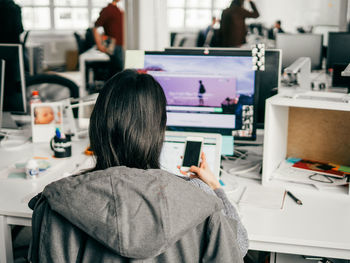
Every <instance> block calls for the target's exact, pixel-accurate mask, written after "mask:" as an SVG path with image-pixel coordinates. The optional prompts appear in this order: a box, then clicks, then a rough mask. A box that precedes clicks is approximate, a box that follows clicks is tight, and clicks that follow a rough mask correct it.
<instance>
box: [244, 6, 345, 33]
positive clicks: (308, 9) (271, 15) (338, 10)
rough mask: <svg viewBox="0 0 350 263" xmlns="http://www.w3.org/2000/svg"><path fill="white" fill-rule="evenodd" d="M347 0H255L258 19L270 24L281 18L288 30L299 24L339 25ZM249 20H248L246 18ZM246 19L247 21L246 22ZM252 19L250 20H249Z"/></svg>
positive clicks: (292, 29) (292, 30)
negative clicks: (258, 14) (258, 13)
mask: <svg viewBox="0 0 350 263" xmlns="http://www.w3.org/2000/svg"><path fill="white" fill-rule="evenodd" d="M347 2H348V0H257V1H256V4H257V6H258V8H259V11H260V14H261V15H260V17H259V18H258V19H257V20H255V21H260V22H262V23H264V24H265V25H266V26H268V27H269V26H271V25H272V24H273V23H274V21H275V20H281V21H282V26H283V28H284V29H285V30H286V31H288V32H296V28H297V27H299V26H310V25H327V26H335V27H337V26H339V22H340V20H341V17H343V16H344V14H345V17H346V13H347V8H344V6H345V7H346V6H347ZM248 21H249V20H248ZM248 21H247V22H248ZM251 21H253V20H250V22H251Z"/></svg>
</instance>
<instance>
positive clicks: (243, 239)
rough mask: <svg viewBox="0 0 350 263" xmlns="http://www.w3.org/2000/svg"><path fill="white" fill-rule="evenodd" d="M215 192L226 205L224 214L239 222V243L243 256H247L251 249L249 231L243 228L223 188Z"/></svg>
mask: <svg viewBox="0 0 350 263" xmlns="http://www.w3.org/2000/svg"><path fill="white" fill-rule="evenodd" d="M214 192H215V194H216V196H217V197H219V198H220V199H221V200H222V202H223V204H224V210H223V212H224V214H225V215H226V216H227V217H230V218H233V219H235V220H237V242H238V245H239V247H240V249H241V251H242V254H243V256H245V255H246V254H247V251H248V247H249V241H248V233H247V230H246V229H245V227H244V226H243V224H242V222H241V219H240V217H239V215H238V213H237V210H236V208H235V207H234V206H233V205H232V204H231V202H230V200H228V198H227V195H226V193H225V191H224V190H223V189H222V188H218V189H215V190H214Z"/></svg>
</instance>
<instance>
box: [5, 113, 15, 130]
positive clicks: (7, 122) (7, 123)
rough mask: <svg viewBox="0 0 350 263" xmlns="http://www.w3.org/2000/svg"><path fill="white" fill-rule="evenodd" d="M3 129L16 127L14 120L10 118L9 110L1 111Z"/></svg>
mask: <svg viewBox="0 0 350 263" xmlns="http://www.w3.org/2000/svg"><path fill="white" fill-rule="evenodd" d="M1 128H3V129H16V130H17V129H18V126H17V124H16V122H15V120H14V119H13V118H12V116H11V113H10V112H2V125H1Z"/></svg>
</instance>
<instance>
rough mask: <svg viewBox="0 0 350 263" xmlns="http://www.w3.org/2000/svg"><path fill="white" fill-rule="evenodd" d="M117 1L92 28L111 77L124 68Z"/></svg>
mask: <svg viewBox="0 0 350 263" xmlns="http://www.w3.org/2000/svg"><path fill="white" fill-rule="evenodd" d="M0 1H1V0H0ZM119 1H120V0H113V1H112V2H111V3H110V4H108V6H106V7H105V8H103V9H102V11H101V12H100V16H99V18H98V19H97V20H96V23H95V27H94V28H93V34H94V38H95V42H96V45H97V48H98V49H99V50H100V51H102V52H104V53H107V54H108V55H109V56H110V59H111V75H114V74H115V73H117V72H119V71H121V70H122V69H123V67H124V51H123V46H124V13H123V11H122V10H121V9H120V8H119V7H118V6H117V4H118V2H119ZM99 27H103V30H104V35H101V34H100V33H99V32H98V28H99Z"/></svg>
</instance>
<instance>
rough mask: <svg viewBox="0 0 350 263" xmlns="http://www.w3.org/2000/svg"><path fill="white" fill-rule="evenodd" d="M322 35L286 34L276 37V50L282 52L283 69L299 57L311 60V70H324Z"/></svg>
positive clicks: (279, 34)
mask: <svg viewBox="0 0 350 263" xmlns="http://www.w3.org/2000/svg"><path fill="white" fill-rule="evenodd" d="M322 43H323V36H322V35H321V34H285V33H278V34H277V35H276V48H277V49H281V50H282V67H283V68H286V67H288V66H290V65H291V64H292V63H293V62H294V61H295V60H297V59H298V58H299V57H309V58H311V68H312V69H313V70H315V69H322Z"/></svg>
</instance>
